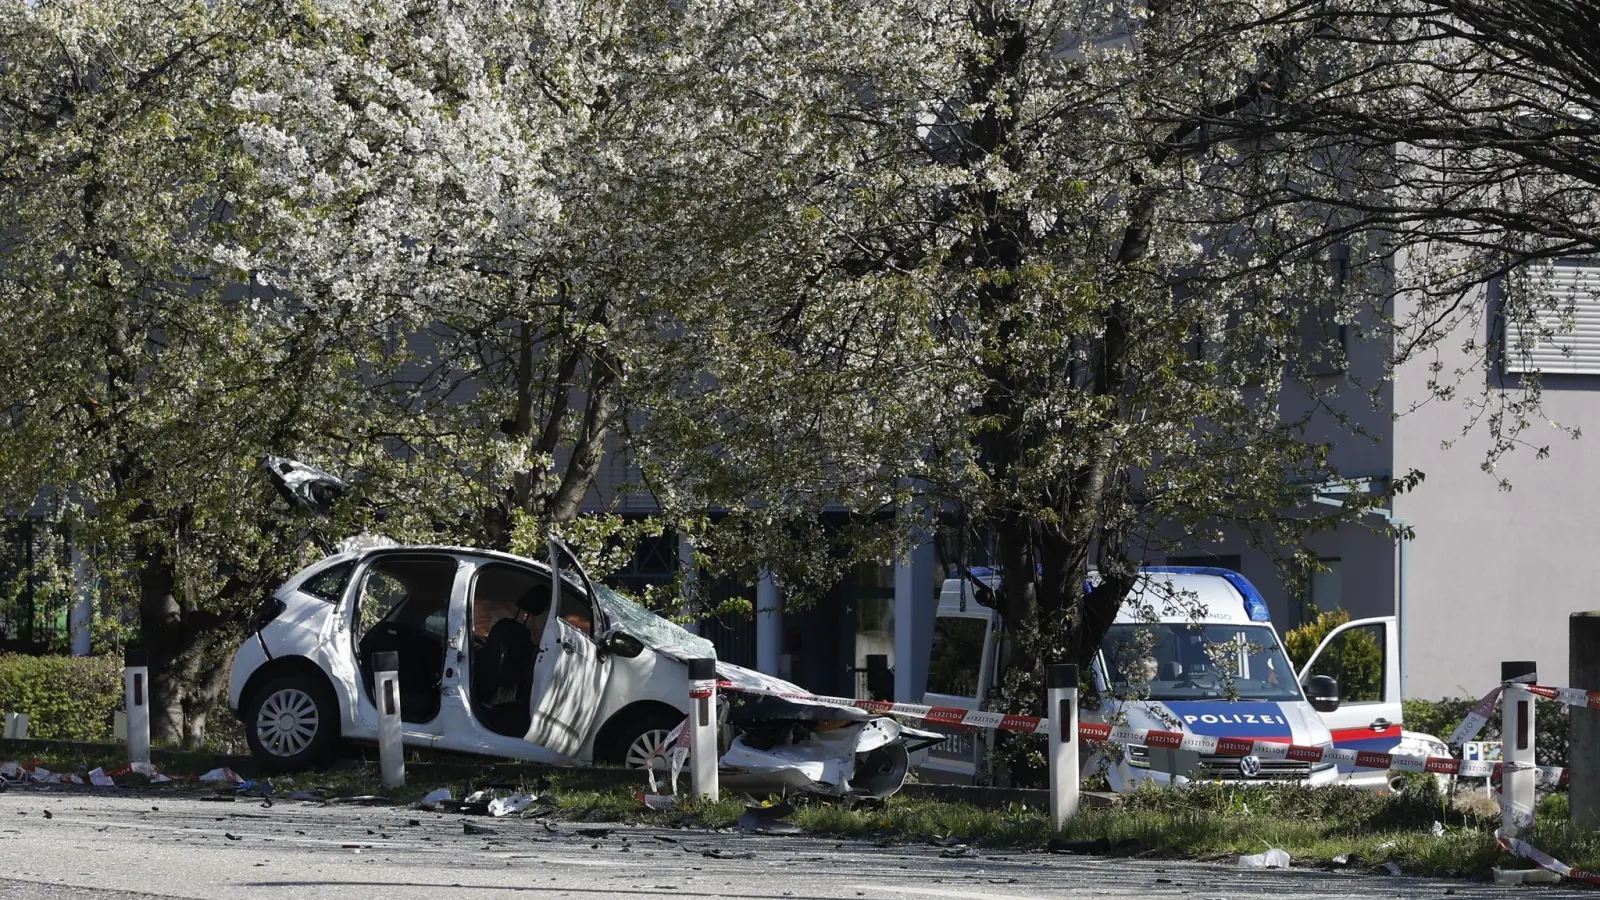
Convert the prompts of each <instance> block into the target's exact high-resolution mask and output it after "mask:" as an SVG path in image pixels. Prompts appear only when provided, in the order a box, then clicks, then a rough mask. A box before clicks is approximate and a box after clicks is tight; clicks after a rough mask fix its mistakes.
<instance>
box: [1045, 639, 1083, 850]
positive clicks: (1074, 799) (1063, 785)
mask: <svg viewBox="0 0 1600 900" xmlns="http://www.w3.org/2000/svg"><path fill="white" fill-rule="evenodd" d="M1045 687H1046V694H1045V697H1046V702H1047V704H1048V706H1049V715H1050V723H1051V725H1052V726H1054V727H1052V728H1051V729H1050V757H1049V761H1050V821H1051V823H1052V824H1054V825H1055V827H1056V830H1057V831H1059V830H1061V829H1062V828H1064V827H1066V824H1067V822H1068V821H1069V820H1070V819H1071V818H1072V817H1073V816H1075V815H1077V814H1078V791H1079V774H1078V667H1077V666H1076V665H1072V664H1070V663H1069V664H1058V665H1052V666H1047V667H1046V668H1045Z"/></svg>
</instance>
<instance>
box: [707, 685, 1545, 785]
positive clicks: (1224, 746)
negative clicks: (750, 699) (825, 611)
mask: <svg viewBox="0 0 1600 900" xmlns="http://www.w3.org/2000/svg"><path fill="white" fill-rule="evenodd" d="M718 687H720V688H722V689H723V690H728V691H738V692H740V693H744V694H757V695H760V696H766V697H776V698H779V699H783V700H799V701H805V702H808V703H821V704H826V705H828V706H840V707H850V708H853V709H860V710H865V711H867V712H872V713H877V714H878V715H894V716H905V717H907V718H912V719H920V720H922V721H925V722H930V723H933V724H936V725H946V726H956V727H971V728H989V729H994V730H998V731H1016V732H1022V733H1038V734H1048V733H1050V731H1051V729H1052V728H1053V727H1054V726H1053V725H1052V724H1051V722H1050V720H1049V719H1044V718H1040V717H1038V716H1017V715H1009V714H1006V713H997V712H980V711H978V710H972V709H961V708H960V707H954V706H925V705H923V704H920V703H890V702H887V701H882V700H856V699H852V698H849V697H825V696H820V695H817V694H806V693H795V692H793V691H767V690H760V689H756V688H747V687H740V686H738V685H735V684H733V683H732V682H728V681H722V682H719V683H718ZM1495 696H1498V692H1497V693H1496V694H1495ZM1481 702H1482V701H1480V704H1481ZM1490 706H1491V707H1492V706H1493V702H1491V703H1490ZM1473 708H1474V710H1476V709H1477V706H1474V707H1473ZM1485 721H1487V719H1485ZM1479 727H1480V728H1481V727H1482V725H1481V724H1480V725H1479ZM1457 730H1458V731H1459V730H1460V729H1457ZM1474 734H1476V732H1474ZM1078 738H1079V739H1080V740H1083V741H1086V742H1089V743H1095V744H1141V745H1144V746H1148V747H1157V748H1165V749H1172V750H1192V751H1194V752H1196V753H1206V754H1216V755H1219V756H1240V757H1243V756H1257V757H1260V758H1262V759H1289V760H1294V761H1296V762H1308V763H1319V762H1334V763H1343V764H1345V765H1349V766H1354V767H1355V768H1358V769H1385V770H1390V771H1396V772H1427V773H1430V774H1435V775H1459V776H1461V777H1464V778H1488V777H1492V776H1498V775H1499V774H1500V773H1501V771H1502V769H1503V768H1505V767H1507V766H1508V765H1511V764H1508V763H1500V762H1480V761H1476V760H1473V761H1463V760H1459V759H1455V758H1454V757H1449V756H1408V755H1402V754H1398V753H1375V752H1371V751H1366V750H1342V749H1339V748H1337V747H1331V746H1327V745H1303V744H1291V743H1288V742H1286V741H1274V740H1262V739H1259V738H1228V737H1211V736H1208V735H1200V734H1188V733H1186V732H1182V731H1162V730H1159V729H1137V728H1122V727H1117V726H1112V725H1104V724H1100V723H1098V722H1079V723H1078ZM1467 740H1471V738H1467ZM1538 771H1539V783H1540V784H1541V785H1544V786H1547V787H1555V786H1559V785H1564V784H1566V783H1567V777H1568V776H1567V770H1566V769H1564V768H1560V767H1556V766H1543V767H1540V768H1539V770H1538Z"/></svg>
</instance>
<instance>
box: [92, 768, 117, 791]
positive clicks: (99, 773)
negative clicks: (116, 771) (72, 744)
mask: <svg viewBox="0 0 1600 900" xmlns="http://www.w3.org/2000/svg"><path fill="white" fill-rule="evenodd" d="M89 783H90V784H92V785H94V786H95V787H114V786H116V783H117V782H116V781H115V780H113V779H112V777H111V776H110V775H107V774H106V770H105V769H103V768H100V767H98V766H96V767H95V768H94V769H93V770H91V771H90V772H89Z"/></svg>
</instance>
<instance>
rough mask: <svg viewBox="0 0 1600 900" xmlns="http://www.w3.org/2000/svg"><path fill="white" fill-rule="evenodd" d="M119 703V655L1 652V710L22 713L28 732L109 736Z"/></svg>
mask: <svg viewBox="0 0 1600 900" xmlns="http://www.w3.org/2000/svg"><path fill="white" fill-rule="evenodd" d="M121 708H122V660H120V659H117V658H113V657H109V656H22V655H18V654H0V713H8V712H15V713H25V714H26V715H27V716H28V737H30V738H36V739H38V740H66V741H109V740H111V739H112V728H111V720H112V712H113V711H115V710H118V709H121Z"/></svg>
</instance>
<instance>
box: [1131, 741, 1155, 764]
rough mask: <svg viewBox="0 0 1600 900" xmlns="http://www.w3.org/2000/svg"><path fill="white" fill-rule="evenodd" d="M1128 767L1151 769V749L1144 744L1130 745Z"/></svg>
mask: <svg viewBox="0 0 1600 900" xmlns="http://www.w3.org/2000/svg"><path fill="white" fill-rule="evenodd" d="M1128 765H1130V766H1133V767H1134V768H1135V769H1148V768H1150V748H1149V747H1146V746H1145V745H1143V744H1129V745H1128Z"/></svg>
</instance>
